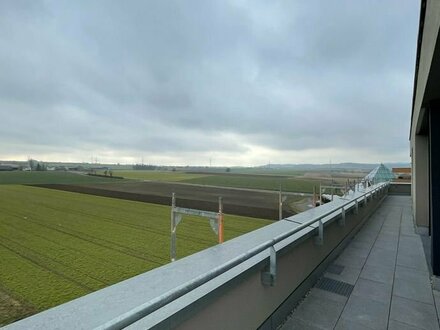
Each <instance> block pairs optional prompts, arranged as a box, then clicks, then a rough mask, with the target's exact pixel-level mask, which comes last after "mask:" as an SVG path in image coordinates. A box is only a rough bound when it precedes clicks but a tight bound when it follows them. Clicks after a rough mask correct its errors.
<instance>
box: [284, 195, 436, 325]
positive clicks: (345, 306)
mask: <svg viewBox="0 0 440 330" xmlns="http://www.w3.org/2000/svg"><path fill="white" fill-rule="evenodd" d="M439 312H440V292H439V291H436V290H433V289H432V286H431V277H430V273H429V270H428V266H427V262H426V258H425V253H424V250H423V245H422V241H421V238H420V236H419V235H417V234H416V233H415V231H414V225H413V218H412V211H411V197H409V196H388V197H387V198H386V199H385V201H384V202H383V204H382V205H381V206H380V207H379V208H378V209H377V211H376V212H375V213H374V214H373V215H372V216H371V217H370V219H369V220H368V222H367V223H366V224H365V225H364V226H363V227H362V229H361V230H360V231H359V233H357V235H356V236H355V237H354V238H353V239H352V240H351V242H350V243H349V244H348V245H347V247H346V248H345V250H344V251H343V252H342V253H341V254H340V255H339V256H338V257H337V259H336V260H335V261H334V262H333V263H332V264H331V265H330V266H329V267H328V268H327V270H326V272H325V273H324V274H323V277H322V278H321V279H320V280H319V281H318V282H317V283H316V284H315V286H314V287H313V288H312V289H311V290H310V291H309V293H308V294H307V296H306V297H305V298H304V300H303V301H302V302H301V303H300V304H299V305H298V306H297V308H296V309H295V310H294V311H293V312H292V314H291V315H290V316H289V317H288V318H287V319H286V321H285V323H284V324H283V325H282V326H281V329H282V330H290V329H429V330H431V329H439V317H440V313H439Z"/></svg>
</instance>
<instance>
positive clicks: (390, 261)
mask: <svg viewBox="0 0 440 330" xmlns="http://www.w3.org/2000/svg"><path fill="white" fill-rule="evenodd" d="M388 252H390V253H386V252H376V253H370V255H369V256H368V259H367V262H366V263H365V264H366V265H370V266H379V267H383V268H391V269H394V266H395V264H396V257H395V255H394V254H395V253H394V252H391V251H388Z"/></svg>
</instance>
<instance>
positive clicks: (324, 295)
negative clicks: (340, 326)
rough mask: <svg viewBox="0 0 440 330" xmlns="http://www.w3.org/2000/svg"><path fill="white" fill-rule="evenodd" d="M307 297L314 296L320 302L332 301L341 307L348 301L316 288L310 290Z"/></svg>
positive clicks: (338, 295) (343, 297)
mask: <svg viewBox="0 0 440 330" xmlns="http://www.w3.org/2000/svg"><path fill="white" fill-rule="evenodd" d="M307 296H314V297H316V298H318V299H320V300H328V301H334V302H337V303H340V304H343V305H345V303H346V302H347V300H348V298H347V297H345V296H342V295H340V294H336V293H333V292H329V291H325V290H321V289H318V288H312V289H311V290H310V292H309V294H308V295H307Z"/></svg>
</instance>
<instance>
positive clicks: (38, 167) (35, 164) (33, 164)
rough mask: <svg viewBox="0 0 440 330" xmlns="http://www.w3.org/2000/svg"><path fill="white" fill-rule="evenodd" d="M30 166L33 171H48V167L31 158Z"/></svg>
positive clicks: (29, 160)
mask: <svg viewBox="0 0 440 330" xmlns="http://www.w3.org/2000/svg"><path fill="white" fill-rule="evenodd" d="M28 164H29V168H30V169H31V171H47V165H46V164H44V163H43V162H40V161H38V160H35V159H32V158H29V159H28Z"/></svg>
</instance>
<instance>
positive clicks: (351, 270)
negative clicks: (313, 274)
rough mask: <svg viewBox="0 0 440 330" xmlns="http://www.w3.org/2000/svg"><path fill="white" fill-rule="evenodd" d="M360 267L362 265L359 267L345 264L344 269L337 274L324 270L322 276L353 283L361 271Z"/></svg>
mask: <svg viewBox="0 0 440 330" xmlns="http://www.w3.org/2000/svg"><path fill="white" fill-rule="evenodd" d="M361 267H362V266H359V267H350V266H345V267H344V270H343V271H342V273H341V274H339V275H337V274H332V273H328V272H326V273H325V274H324V276H325V277H328V278H332V279H334V280H338V281H342V282H345V283H349V284H352V285H354V284H355V283H356V281H357V280H358V278H359V275H360V273H361V269H362V268H361Z"/></svg>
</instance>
